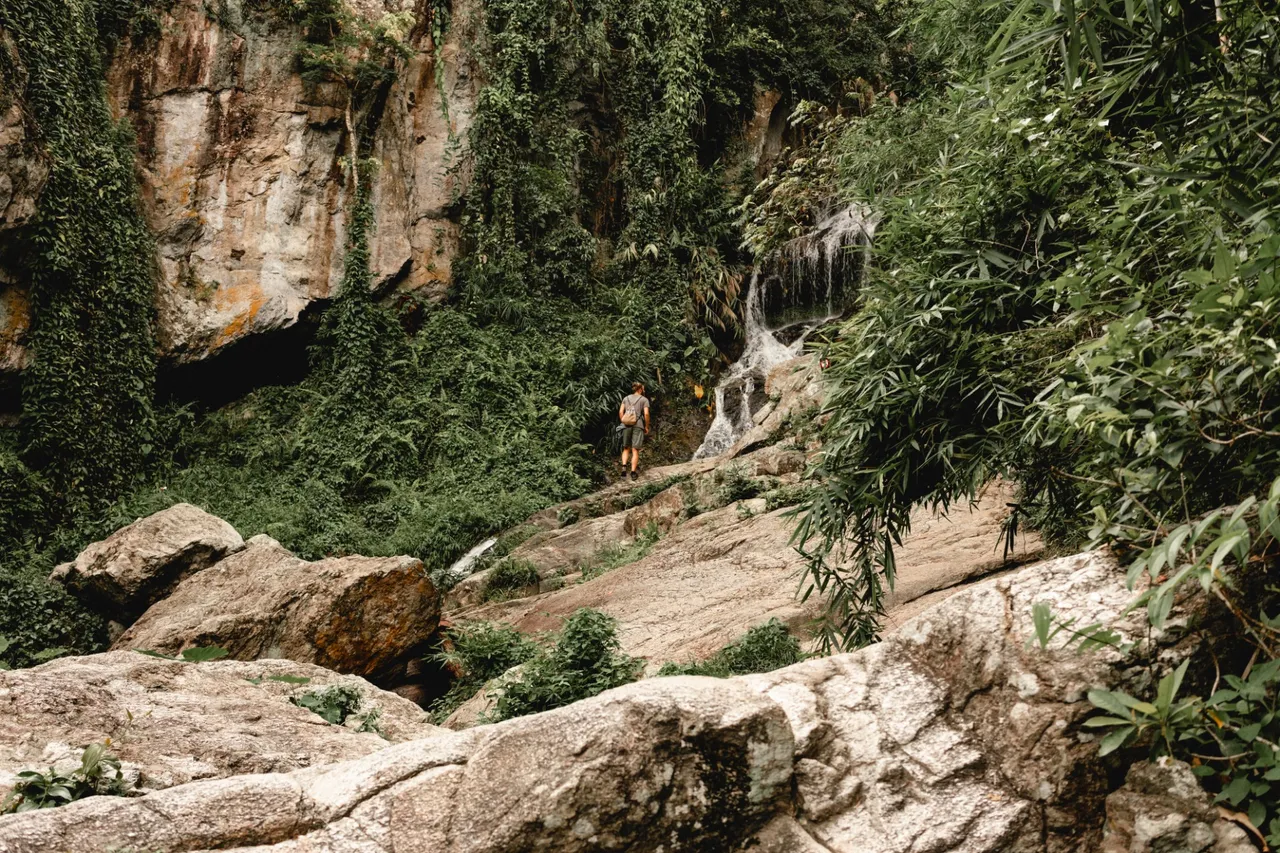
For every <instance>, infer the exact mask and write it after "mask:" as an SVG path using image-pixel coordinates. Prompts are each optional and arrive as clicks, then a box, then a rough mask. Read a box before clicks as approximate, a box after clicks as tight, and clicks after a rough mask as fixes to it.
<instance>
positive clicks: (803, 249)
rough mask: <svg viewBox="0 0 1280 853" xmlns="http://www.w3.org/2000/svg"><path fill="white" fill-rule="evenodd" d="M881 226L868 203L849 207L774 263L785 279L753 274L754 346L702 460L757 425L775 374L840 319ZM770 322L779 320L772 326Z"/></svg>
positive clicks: (725, 384)
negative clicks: (847, 291)
mask: <svg viewBox="0 0 1280 853" xmlns="http://www.w3.org/2000/svg"><path fill="white" fill-rule="evenodd" d="M875 224H876V221H875V217H874V216H873V215H872V213H871V211H870V209H868V208H867V207H865V206H863V205H856V204H855V205H850V206H848V207H845V208H842V209H840V210H838V211H836V212H835V213H832V214H831V215H829V216H827V217H825V218H823V219H822V220H821V221H820V222H819V223H818V226H817V227H816V228H814V230H813V231H811V232H810V233H808V234H806V235H804V236H803V237H799V238H797V239H795V240H792V241H791V242H790V243H788V244H787V245H786V246H784V247H783V249H782V251H781V252H779V253H778V257H776V258H772V257H771V258H768V259H766V262H765V265H767V266H776V267H778V268H779V272H778V273H776V274H772V275H768V276H762V275H761V268H760V267H757V268H756V270H755V271H754V272H753V273H752V274H751V281H750V283H749V284H748V286H747V295H746V310H745V311H744V312H743V322H742V326H743V333H744V336H745V339H746V346H745V347H744V348H743V351H742V357H741V358H739V359H738V360H737V361H735V362H734V363H733V364H732V365H730V367H729V370H728V372H727V373H726V374H725V376H724V378H723V379H721V380H720V384H719V385H717V386H716V391H715V418H714V419H713V420H712V422H711V427H710V429H708V430H707V434H706V436H705V437H704V438H703V439H702V444H701V445H700V446H699V447H698V449H697V451H696V452H695V453H694V454H693V458H694V459H704V458H706V457H709V456H719V455H720V454H721V453H724V452H725V451H726V450H728V449H729V448H730V447H732V446H733V445H734V443H735V442H737V440H738V439H739V438H741V437H742V436H743V435H745V434H746V433H747V431H748V430H750V429H751V428H752V427H753V426H755V421H754V419H753V417H752V413H753V410H754V411H758V410H759V407H760V405H762V404H763V400H755V399H753V397H754V396H755V394H756V391H757V389H763V387H764V379H765V377H766V376H768V375H769V371H771V370H772V369H773V368H775V367H777V366H778V365H779V364H782V363H783V362H785V361H788V360H790V359H792V358H795V357H796V356H797V355H799V354H800V352H801V350H803V348H804V342H805V340H806V338H807V337H808V336H809V334H810V333H811V332H812V331H813V330H814V329H816V328H818V327H819V326H821V325H823V324H824V323H826V322H828V321H830V320H833V319H835V318H836V317H838V316H840V314H841V312H842V310H843V307H844V300H842V299H841V298H840V294H839V293H838V292H837V288H838V287H842V286H843V285H844V284H845V283H846V282H847V281H848V280H850V279H856V278H857V277H858V276H860V275H861V271H862V270H863V269H864V268H865V266H866V253H867V252H869V251H870V246H871V238H872V235H873V234H874V232H875ZM855 248H861V249H862V252H861V253H858V255H860V256H856V255H855V252H854V251H853V250H854V249H855ZM762 266H764V265H762ZM770 318H777V320H778V322H776V323H774V324H773V325H770V323H769V319H770ZM784 338H785V339H788V342H787V343H784V342H783V339H784Z"/></svg>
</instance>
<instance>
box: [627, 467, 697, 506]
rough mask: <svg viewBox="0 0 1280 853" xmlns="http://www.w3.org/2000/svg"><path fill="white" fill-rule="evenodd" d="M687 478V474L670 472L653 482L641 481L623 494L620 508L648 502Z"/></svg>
mask: <svg viewBox="0 0 1280 853" xmlns="http://www.w3.org/2000/svg"><path fill="white" fill-rule="evenodd" d="M688 480H689V475H688V474H672V475H671V476H669V477H663V478H662V479H661V480H658V481H657V482H654V483H641V484H640V485H638V486H636V487H635V488H634V489H632V490H631V491H629V492H627V493H626V495H624V496H623V498H622V509H631V508H632V507H637V506H640V504H645V503H648V502H649V501H651V500H653V499H654V498H656V497H657V496H658V495H660V494H662V493H663V492H665V491H666V490H667V489H669V488H671V487H672V486H677V485H679V484H680V483H684V482H687V481H688Z"/></svg>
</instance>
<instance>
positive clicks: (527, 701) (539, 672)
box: [490, 608, 644, 722]
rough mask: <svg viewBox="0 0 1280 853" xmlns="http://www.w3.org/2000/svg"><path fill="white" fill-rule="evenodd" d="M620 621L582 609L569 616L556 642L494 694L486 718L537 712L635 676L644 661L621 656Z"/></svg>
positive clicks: (610, 686) (518, 715) (616, 684)
mask: <svg viewBox="0 0 1280 853" xmlns="http://www.w3.org/2000/svg"><path fill="white" fill-rule="evenodd" d="M617 630H618V623H617V620H615V619H614V618H613V617H612V616H608V615H606V614H604V613H601V612H600V611H598V610H590V609H587V608H583V609H581V610H579V611H577V612H576V613H574V614H573V615H572V616H570V617H569V618H568V620H567V621H566V622H565V625H564V630H562V631H561V632H560V636H559V637H558V638H557V640H556V642H555V645H554V646H552V647H551V648H547V649H541V650H539V652H538V653H537V654H536V655H535V656H534V657H532V658H531V659H529V661H528V662H527V663H525V665H524V670H523V671H522V672H521V674H520V677H519V678H518V679H516V680H513V681H511V682H510V683H508V684H506V685H504V686H503V687H502V688H501V689H500V692H499V694H498V698H497V702H496V704H495V705H494V709H493V712H492V715H491V719H490V722H498V721H500V720H509V719H511V718H512V717H520V716H524V715H525V714H536V713H538V712H540V711H549V710H551V709H552V708H559V707H561V706H564V705H568V704H569V703H571V702H577V701H578V700H580V699H587V698H589V697H591V696H595V695H597V694H599V693H602V692H604V691H605V690H609V689H610V688H613V687H618V686H620V685H623V684H626V683H628V682H631V681H635V680H636V679H637V678H638V677H639V676H640V671H641V669H642V668H643V666H644V662H643V661H641V660H639V659H637V658H632V657H628V656H627V655H624V654H623V653H622V651H621V646H620V645H619V643H618V636H617Z"/></svg>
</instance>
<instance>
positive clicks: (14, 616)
mask: <svg viewBox="0 0 1280 853" xmlns="http://www.w3.org/2000/svg"><path fill="white" fill-rule="evenodd" d="M22 557H29V559H30V562H28V563H26V564H22V563H19V562H17V561H15V565H0V589H3V590H4V594H3V595H0V636H3V637H4V638H5V641H6V642H5V647H4V648H2V649H0V665H8V666H13V667H24V666H34V665H36V664H39V663H43V662H44V661H45V660H47V659H48V657H47V651H48V650H50V649H54V650H61V651H62V652H64V653H66V652H68V651H69V652H72V653H75V654H88V653H90V652H95V651H98V650H100V649H101V648H102V647H103V646H105V644H106V637H107V626H106V622H105V621H104V620H103V619H102V617H101V616H98V615H97V614H95V613H93V612H91V611H89V610H87V609H86V608H85V607H84V606H83V605H81V604H80V602H79V601H77V600H76V599H75V598H73V597H72V596H71V595H70V594H68V593H67V591H66V589H65V588H64V587H63V586H62V585H61V584H59V583H55V582H51V581H50V580H49V572H50V571H51V570H52V569H53V566H52V565H50V564H48V563H44V562H42V561H40V560H39V559H37V558H34V557H30V556H29V555H24V554H20V555H19V559H20V560H21V559H22Z"/></svg>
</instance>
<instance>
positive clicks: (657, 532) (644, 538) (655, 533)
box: [581, 521, 662, 583]
mask: <svg viewBox="0 0 1280 853" xmlns="http://www.w3.org/2000/svg"><path fill="white" fill-rule="evenodd" d="M661 538H662V530H661V529H659V527H658V525H657V523H656V522H652V521H651V522H649V523H648V524H646V525H645V526H644V527H643V528H641V529H640V532H639V533H637V534H636V536H635V538H634V539H633V540H632V541H631V542H628V543H627V544H625V545H623V544H620V543H616V542H615V543H610V544H608V545H604V546H602V547H601V548H599V549H598V550H596V552H595V553H593V554H592V555H591V556H590V557H589V558H587V560H586V561H584V562H583V564H582V579H581V582H583V583H585V582H586V581H589V580H591V579H593V578H598V577H600V576H601V575H603V574H606V573H608V572H611V571H613V570H614V569H620V568H622V567H623V566H627V565H630V564H631V563H634V562H636V561H637V560H640V559H643V558H644V557H647V556H648V555H649V552H650V551H652V550H653V546H654V545H656V544H658V540H659V539H661Z"/></svg>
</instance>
